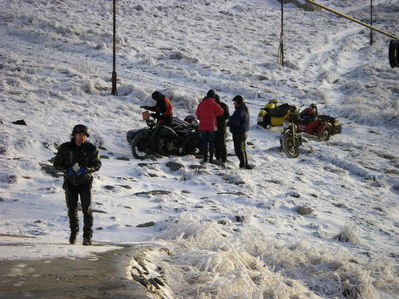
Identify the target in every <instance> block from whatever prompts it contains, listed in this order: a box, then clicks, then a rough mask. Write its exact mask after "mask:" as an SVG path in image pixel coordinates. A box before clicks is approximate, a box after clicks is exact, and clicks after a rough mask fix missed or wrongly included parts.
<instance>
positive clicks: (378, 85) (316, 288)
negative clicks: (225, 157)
mask: <svg viewBox="0 0 399 299" xmlns="http://www.w3.org/2000/svg"><path fill="white" fill-rule="evenodd" d="M330 2H331V1H322V3H324V4H327V5H329V4H330ZM367 4H368V3H367V1H360V0H356V1H351V2H350V3H348V1H335V2H334V4H331V5H333V7H335V8H337V9H340V10H342V11H344V12H346V13H348V14H351V15H353V16H355V17H357V18H359V19H362V20H364V21H366V22H367V21H368V19H367V18H368V6H367ZM278 8H279V4H278V2H277V1H273V0H268V1H258V0H257V1H250V0H246V1H238V0H231V1H221V0H218V1H205V0H204V1H202V0H197V1H196V0H189V1H178V0H174V1H166V0H160V1H155V0H150V1H144V0H139V1H128V0H124V1H122V0H121V1H118V61H117V72H118V77H119V82H118V83H119V84H118V91H119V96H118V97H112V96H110V74H111V59H112V51H111V50H112V49H111V41H112V15H111V1H91V0H90V1H80V2H76V1H71V0H65V1H50V0H37V1H28V0H26V1H22V0H15V1H1V2H0V36H1V42H0V104H1V105H0V165H1V168H0V234H1V237H0V242H1V244H0V254H1V257H2V258H4V259H5V258H7V259H17V258H21V257H27V258H43V257H51V256H59V255H61V256H64V255H70V256H76V255H85V254H88V253H90V252H93V251H98V250H108V249H110V248H113V247H115V246H118V244H121V243H129V244H131V243H135V242H148V241H149V240H151V244H154V248H155V249H154V251H153V252H148V253H147V255H146V257H145V260H146V261H147V268H150V269H154V271H153V272H151V273H150V275H154V276H157V275H158V276H159V277H162V279H164V280H165V281H166V283H167V285H168V287H164V288H161V291H163V292H164V294H165V296H170V297H176V298H188V297H197V298H215V297H218V298H262V296H264V297H265V298H289V296H295V295H297V296H299V298H312V297H315V298H316V297H317V296H320V297H322V298H331V297H336V298H340V296H341V297H342V296H346V297H348V298H356V294H360V296H361V297H362V298H379V297H380V298H395V297H398V296H399V289H398V286H399V284H398V283H399V281H398V278H397V277H398V262H399V260H398V258H399V251H398V249H397V248H398V245H399V237H398V233H399V206H398V198H399V196H398V195H399V154H398V153H399V151H398V149H399V140H398V134H399V130H398V128H397V127H398V125H399V112H398V108H399V106H398V98H399V86H398V77H399V71H398V70H397V69H390V68H389V66H388V58H387V55H388V54H387V49H388V46H387V45H388V40H387V39H386V38H385V37H383V36H381V35H378V34H376V35H375V38H376V40H375V44H374V45H372V46H369V44H368V30H366V29H363V28H362V27H359V26H358V25H355V24H351V23H349V22H347V21H346V20H343V19H338V18H337V17H335V16H333V15H330V14H328V13H326V12H321V11H304V10H302V9H299V8H297V7H296V6H294V5H291V4H290V5H287V9H286V18H287V19H286V28H285V29H286V34H285V43H286V57H287V66H286V67H284V68H282V67H279V66H278V65H277V64H276V61H277V56H276V54H277V48H278V38H279V22H280V19H279V10H278ZM375 14H376V15H375V17H376V26H377V27H379V28H382V29H386V30H388V31H390V32H393V33H396V34H399V23H398V22H397V19H398V16H399V1H378V2H377V3H376V7H375ZM210 88H213V89H215V90H217V92H218V93H219V94H220V95H221V97H222V99H223V100H224V101H226V102H227V103H228V104H229V106H230V108H231V109H233V107H232V105H231V99H232V98H233V96H234V95H236V94H241V95H243V96H244V97H245V98H246V99H247V101H248V104H249V108H250V111H251V116H252V127H251V132H250V136H249V142H250V143H249V148H248V152H249V155H250V160H251V163H253V164H255V165H256V169H254V170H248V171H239V170H238V169H237V168H238V167H237V161H236V158H235V157H230V160H231V163H229V165H228V169H227V170H226V169H221V168H219V167H217V166H214V165H207V166H206V169H201V168H200V167H198V166H197V165H198V164H199V161H198V160H196V159H195V158H194V157H191V156H189V157H184V158H177V157H170V158H166V157H165V158H163V159H159V160H157V161H150V160H148V161H137V160H134V159H133V158H132V156H131V153H130V149H129V147H128V145H127V143H126V138H125V134H126V131H128V130H130V129H132V128H139V127H142V126H144V125H145V124H144V123H143V122H142V121H141V109H140V108H139V105H141V104H148V103H150V102H151V99H150V95H151V93H152V92H153V91H154V90H155V89H160V90H162V91H164V92H165V94H167V95H168V96H169V97H171V99H172V101H173V104H174V105H175V107H176V114H177V116H180V117H184V116H186V115H188V114H191V113H193V111H194V110H195V108H196V105H197V103H198V100H200V99H201V98H202V96H203V95H204V93H205V92H206V91H207V90H208V89H210ZM275 97H276V98H280V99H281V101H289V102H292V103H294V104H297V105H302V104H305V105H307V104H310V103H316V104H318V105H319V110H320V111H322V112H323V113H330V114H332V115H334V116H337V117H339V118H340V119H341V120H342V121H343V123H344V130H343V133H342V134H341V135H337V136H335V137H334V138H332V139H331V140H330V141H329V142H326V143H316V142H309V143H306V144H304V146H303V148H302V150H301V157H300V158H299V159H297V160H291V159H288V158H287V157H286V156H285V155H284V154H283V153H281V152H280V151H279V148H278V145H279V141H278V138H279V131H278V129H273V130H270V131H266V130H264V129H260V128H258V127H257V126H256V116H257V113H258V110H259V108H260V107H262V106H263V105H264V103H265V101H267V100H269V99H270V98H275ZM18 119H24V120H25V121H26V123H27V126H20V125H15V124H12V121H15V120H18ZM76 123H85V124H87V125H88V126H89V127H90V129H91V130H92V137H91V141H92V142H94V143H96V144H97V145H98V146H101V147H102V150H101V155H102V156H103V160H102V161H103V167H102V169H101V171H100V172H99V173H98V174H97V175H96V179H95V183H94V191H93V192H94V195H93V196H94V204H93V208H94V209H95V229H96V230H95V235H94V239H95V243H96V244H97V245H98V246H93V247H91V248H83V247H81V246H79V245H77V246H69V245H66V242H67V236H68V231H67V228H68V225H67V215H66V207H65V202H64V197H63V196H64V195H63V191H62V189H61V184H62V183H61V181H62V178H60V177H57V174H54V173H53V175H51V174H49V172H50V173H51V168H50V170H49V168H48V165H50V164H51V163H50V162H49V160H50V159H51V158H52V157H53V156H54V153H55V152H56V148H57V146H58V145H59V144H61V143H62V142H64V141H66V140H68V138H69V133H70V131H71V130H72V127H73V125H75V124H76ZM230 139H231V138H230V137H229V140H230ZM230 141H231V140H230ZM228 149H229V152H230V153H233V148H232V142H229V143H228ZM170 160H172V161H175V162H178V163H181V164H183V165H184V167H183V168H182V169H180V170H178V171H175V172H172V171H171V170H170V169H169V168H168V167H167V166H166V165H165V164H166V162H168V161H170ZM140 162H141V164H140ZM143 162H144V164H142V163H143ZM194 165H195V166H194ZM46 169H47V170H48V171H47V172H46V171H45V170H46ZM152 190H163V192H150V193H143V192H148V191H152ZM304 206H305V207H310V208H311V209H312V210H313V212H312V213H311V214H308V215H300V214H299V213H298V208H299V207H304ZM149 221H153V222H155V225H154V226H152V227H148V228H138V227H136V225H138V224H141V223H145V222H149ZM337 235H340V236H341V238H338V239H340V240H341V241H340V240H338V239H337ZM22 237H23V238H22ZM342 237H343V238H342ZM345 237H346V241H347V242H342V240H344V241H345ZM10 243H11V244H10ZM12 244H14V245H15V246H11V245H12ZM155 244H159V245H155ZM5 245H7V246H5ZM158 246H159V248H167V249H168V253H167V251H166V250H161V249H160V250H158ZM153 265H158V266H159V265H162V268H163V269H165V272H164V273H163V274H159V273H156V272H157V271H156V267H155V266H154V267H152V266H153ZM212 296H213V297H212ZM292 298H295V297H292Z"/></svg>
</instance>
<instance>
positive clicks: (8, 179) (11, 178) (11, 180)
mask: <svg viewBox="0 0 399 299" xmlns="http://www.w3.org/2000/svg"><path fill="white" fill-rule="evenodd" d="M1 181H3V182H5V183H7V184H15V183H16V182H17V176H16V175H15V174H6V175H4V176H3V177H2V178H1Z"/></svg>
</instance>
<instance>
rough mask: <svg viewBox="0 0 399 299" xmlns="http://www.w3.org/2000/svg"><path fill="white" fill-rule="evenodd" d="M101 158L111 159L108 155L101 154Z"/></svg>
mask: <svg viewBox="0 0 399 299" xmlns="http://www.w3.org/2000/svg"><path fill="white" fill-rule="evenodd" d="M100 159H109V157H108V156H106V155H100Z"/></svg>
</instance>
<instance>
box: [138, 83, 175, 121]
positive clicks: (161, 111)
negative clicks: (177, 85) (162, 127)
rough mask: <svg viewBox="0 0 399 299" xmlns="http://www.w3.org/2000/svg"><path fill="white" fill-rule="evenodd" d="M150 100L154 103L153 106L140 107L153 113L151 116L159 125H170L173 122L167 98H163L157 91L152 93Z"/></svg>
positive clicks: (170, 105)
mask: <svg viewBox="0 0 399 299" xmlns="http://www.w3.org/2000/svg"><path fill="white" fill-rule="evenodd" d="M152 98H153V99H154V100H155V101H156V104H155V106H140V108H144V109H147V110H150V111H154V112H155V113H152V114H151V115H152V116H153V117H154V118H155V119H157V121H158V122H159V123H161V124H171V123H172V121H173V106H172V103H171V102H170V100H169V98H167V97H166V96H164V95H163V94H162V93H160V92H159V91H158V90H157V91H154V93H153V94H152Z"/></svg>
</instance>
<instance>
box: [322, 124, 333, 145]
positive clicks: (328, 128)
mask: <svg viewBox="0 0 399 299" xmlns="http://www.w3.org/2000/svg"><path fill="white" fill-rule="evenodd" d="M331 135H332V128H331V126H325V127H324V128H323V130H321V132H320V135H319V140H320V141H328V140H329V139H330V137H331Z"/></svg>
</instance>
